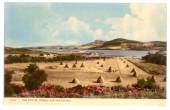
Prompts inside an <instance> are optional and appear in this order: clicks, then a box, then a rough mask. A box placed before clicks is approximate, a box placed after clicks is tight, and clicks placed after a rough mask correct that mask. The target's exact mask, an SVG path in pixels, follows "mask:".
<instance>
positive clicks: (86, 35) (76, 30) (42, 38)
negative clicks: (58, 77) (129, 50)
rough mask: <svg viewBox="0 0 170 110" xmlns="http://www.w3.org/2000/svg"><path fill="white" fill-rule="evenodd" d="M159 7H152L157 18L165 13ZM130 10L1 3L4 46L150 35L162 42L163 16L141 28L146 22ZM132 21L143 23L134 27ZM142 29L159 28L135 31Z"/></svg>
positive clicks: (106, 6) (126, 6)
mask: <svg viewBox="0 0 170 110" xmlns="http://www.w3.org/2000/svg"><path fill="white" fill-rule="evenodd" d="M160 6H161V7H160ZM160 6H154V7H153V9H155V11H156V12H158V14H159V13H163V12H164V11H166V9H165V10H163V8H166V6H164V4H161V5H160ZM137 7H140V6H138V5H137ZM146 7H147V6H146ZM157 7H158V8H157ZM144 8H145V6H144ZM134 10H137V9H136V8H135V7H134V8H133V6H132V7H131V6H130V4H106V3H105V4H101V3H100V4H97V3H93V4H87V3H83V4H82V3H5V28H4V29H5V46H12V47H27V46H42V45H73V44H76V45H79V44H83V43H88V42H91V41H93V40H96V39H98V40H111V39H114V38H118V37H123V38H129V39H135V40H143V41H147V40H146V39H145V38H146V37H149V36H150V35H153V36H152V37H151V38H152V39H148V40H166V22H165V21H166V19H165V18H166V12H165V14H164V13H163V14H162V16H163V18H162V17H161V18H160V19H156V20H155V22H159V21H160V20H162V19H163V22H161V24H157V23H155V22H151V21H150V22H151V23H149V24H145V23H147V21H149V19H150V18H149V17H148V18H146V17H145V14H143V15H141V16H140V15H138V14H137V13H136V11H134ZM137 11H140V10H137ZM145 11H146V10H145ZM148 12H149V13H152V12H150V11H148ZM154 13H155V12H154ZM151 15H152V14H151ZM142 16H144V20H143V21H142V20H141V18H140V17H142ZM145 18H146V19H145ZM145 20H146V22H144V21H145ZM134 21H135V23H136V22H137V23H141V22H144V23H141V25H142V27H136V25H138V24H134ZM164 22H165V23H164ZM145 26H147V27H148V28H151V27H153V26H154V27H159V28H156V29H155V28H154V30H153V29H152V30H151V31H152V33H150V31H148V32H143V31H142V32H141V31H139V30H136V28H139V29H142V28H143V27H145ZM158 30H159V33H157V31H158ZM140 33H142V36H140V35H141V34H140ZM139 36H140V37H139ZM143 36H144V37H143Z"/></svg>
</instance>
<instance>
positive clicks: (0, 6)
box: [0, 0, 170, 110]
mask: <svg viewBox="0 0 170 110" xmlns="http://www.w3.org/2000/svg"><path fill="white" fill-rule="evenodd" d="M99 1H100V2H99ZM4 2H86V3H87V2H89V3H96V2H97V3H106V2H109V3H110V2H112V3H129V2H130V3H132V2H138V3H143V2H144V3H166V4H167V12H168V13H167V14H168V15H167V20H168V19H170V17H169V10H170V8H169V5H170V4H169V2H168V0H114V2H113V0H81V1H80V0H72V1H70V0H0V26H1V27H0V67H1V68H0V73H1V77H0V82H2V83H1V86H0V87H1V88H0V98H1V99H0V104H1V108H0V109H2V110H3V109H8V110H11V109H16V110H18V109H22V110H24V109H28V110H31V109H37V108H38V107H39V106H33V105H32V104H31V105H32V106H31V105H30V104H29V105H28V106H25V105H24V106H18V105H12V106H11V105H10V106H8V105H6V104H5V100H6V99H4V96H3V64H4V62H3V60H4V52H3V49H4V37H3V36H4ZM169 29H170V28H169V20H168V21H167V41H168V42H169V40H170V39H169V37H168V36H169V35H170V34H169V32H168V30H169ZM169 45H170V44H168V43H167V46H168V49H167V56H168V55H169ZM167 62H169V57H167ZM167 65H168V66H167V69H168V68H169V63H168V64H167ZM169 74H170V73H169V69H168V70H167V75H168V78H167V79H168V80H167V85H169V81H170V80H169V79H170V78H169ZM169 92H170V90H169V88H168V87H167V101H164V100H163V103H165V104H166V106H164V107H162V106H160V107H158V106H156V105H151V106H150V107H148V106H146V105H145V104H144V106H142V105H141V104H142V103H143V102H145V103H146V104H148V101H147V100H143V101H142V102H140V101H138V99H134V102H133V101H132V100H129V99H123V101H125V100H127V101H128V102H129V103H131V104H130V105H129V106H128V107H127V105H121V106H119V108H117V107H116V106H114V104H113V105H110V106H108V108H106V107H105V108H103V107H101V106H99V107H98V108H97V109H99V110H100V109H102V110H103V109H113V108H112V107H114V109H119V110H121V109H129V107H131V108H130V109H132V110H133V109H135V110H136V109H141V110H142V109H151V108H152V109H154V110H157V109H161V110H162V109H169V108H170V101H169ZM7 100H9V99H7ZM17 100H19V99H17ZM73 100H74V99H73ZM85 100H86V99H85ZM87 100H88V99H87ZM87 100H86V101H87ZM92 100H93V99H92ZM113 100H116V99H113ZM141 100H142V99H141ZM148 100H150V99H148ZM155 100H156V99H155ZM93 101H94V100H93ZM150 101H151V100H150ZM103 103H104V102H103ZM105 103H107V102H106V101H105ZM116 103H122V100H120V99H118V100H116ZM161 103H162V102H161ZM11 104H12V103H11ZM13 104H14V103H13ZM26 104H28V102H27V103H26ZM46 104H47V103H46ZM46 104H45V105H46ZM87 104H88V103H87ZM91 104H92V103H91ZM38 105H39V104H38ZM49 105H51V104H49ZM59 105H60V106H59ZM59 105H57V106H52V107H51V106H46V107H45V106H43V105H42V106H40V109H42V110H45V109H54V108H56V107H58V108H56V109H63V108H62V107H65V109H69V110H70V104H68V105H67V104H65V103H64V105H62V104H59ZM61 105H62V106H61ZM89 105H90V104H89ZM135 105H138V106H137V107H136V106H135ZM163 105H164V104H163ZM68 106H69V108H68ZM73 107H74V104H73ZM86 107H87V105H86ZM86 107H83V109H86V110H87V109H89V108H86ZM120 107H121V108H120ZM92 108H93V107H92ZM71 109H72V108H71ZM74 109H75V108H74ZM78 109H79V108H78ZM93 110H94V108H93Z"/></svg>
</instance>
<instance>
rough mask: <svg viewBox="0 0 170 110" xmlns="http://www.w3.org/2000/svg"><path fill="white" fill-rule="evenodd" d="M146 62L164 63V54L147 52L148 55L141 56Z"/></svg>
mask: <svg viewBox="0 0 170 110" xmlns="http://www.w3.org/2000/svg"><path fill="white" fill-rule="evenodd" d="M142 59H143V60H145V61H146V62H151V63H156V64H161V65H166V55H163V54H159V53H158V52H157V53H155V54H151V53H148V55H146V56H143V57H142Z"/></svg>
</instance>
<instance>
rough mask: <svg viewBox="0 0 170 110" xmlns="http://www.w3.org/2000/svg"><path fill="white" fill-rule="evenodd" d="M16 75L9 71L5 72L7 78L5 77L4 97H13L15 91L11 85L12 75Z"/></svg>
mask: <svg viewBox="0 0 170 110" xmlns="http://www.w3.org/2000/svg"><path fill="white" fill-rule="evenodd" d="M13 73H14V71H8V70H5V76H4V80H5V82H4V92H5V93H4V95H5V96H6V97H8V96H12V95H13V94H14V89H13V87H12V85H11V84H10V83H11V80H12V74H13Z"/></svg>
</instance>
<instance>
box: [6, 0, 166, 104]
mask: <svg viewBox="0 0 170 110" xmlns="http://www.w3.org/2000/svg"><path fill="white" fill-rule="evenodd" d="M166 21H167V6H166V3H112V2H111V3H97V2H94V3H71V2H70V3H69V2H68V3H62V2H5V3H4V102H5V103H6V104H68V105H69V104H88V105H90V104H91V105H95V104H99V105H120V104H126V103H127V104H128V103H133V105H141V104H143V103H145V104H146V105H149V104H150V103H152V104H153V105H155V106H156V105H157V106H165V103H166V99H167V94H166V93H167V92H166V91H167V83H166V82H167V75H166V74H167V64H166V62H167V37H166V31H167V22H166ZM136 99H138V100H136Z"/></svg>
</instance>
